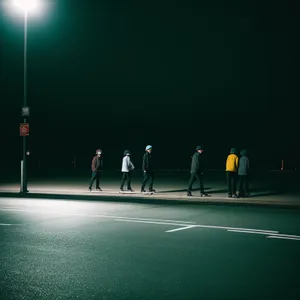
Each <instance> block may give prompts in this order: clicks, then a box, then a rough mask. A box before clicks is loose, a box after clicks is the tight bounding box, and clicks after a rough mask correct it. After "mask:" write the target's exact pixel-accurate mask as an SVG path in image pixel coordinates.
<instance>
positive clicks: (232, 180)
mask: <svg viewBox="0 0 300 300" xmlns="http://www.w3.org/2000/svg"><path fill="white" fill-rule="evenodd" d="M226 177H227V186H228V194H229V195H232V194H235V193H236V182H237V174H236V172H231V171H226Z"/></svg>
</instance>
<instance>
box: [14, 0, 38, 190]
mask: <svg viewBox="0 0 300 300" xmlns="http://www.w3.org/2000/svg"><path fill="white" fill-rule="evenodd" d="M14 3H15V6H16V7H18V8H19V9H21V10H22V11H23V13H24V53H23V54H24V69H23V72H24V73H23V74H24V86H23V112H22V116H23V117H24V124H26V121H27V118H26V117H28V116H29V110H28V108H27V21H28V13H29V12H30V11H33V10H35V9H36V8H37V6H38V0H15V1H14ZM26 144H27V136H26V134H24V135H23V149H22V160H21V186H20V192H21V193H27V192H28V190H27V161H26V155H27V153H26V152H27V150H26V149H27V145H26Z"/></svg>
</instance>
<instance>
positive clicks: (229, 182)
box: [226, 171, 232, 196]
mask: <svg viewBox="0 0 300 300" xmlns="http://www.w3.org/2000/svg"><path fill="white" fill-rule="evenodd" d="M226 177H227V190H228V195H229V196H231V195H232V186H231V172H230V171H226Z"/></svg>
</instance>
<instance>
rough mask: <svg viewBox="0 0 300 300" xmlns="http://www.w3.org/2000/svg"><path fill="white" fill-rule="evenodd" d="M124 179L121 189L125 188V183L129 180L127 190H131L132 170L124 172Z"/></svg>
mask: <svg viewBox="0 0 300 300" xmlns="http://www.w3.org/2000/svg"><path fill="white" fill-rule="evenodd" d="M122 173H123V175H122V180H121V186H120V189H123V186H124V183H125V181H126V180H127V190H131V173H130V172H122Z"/></svg>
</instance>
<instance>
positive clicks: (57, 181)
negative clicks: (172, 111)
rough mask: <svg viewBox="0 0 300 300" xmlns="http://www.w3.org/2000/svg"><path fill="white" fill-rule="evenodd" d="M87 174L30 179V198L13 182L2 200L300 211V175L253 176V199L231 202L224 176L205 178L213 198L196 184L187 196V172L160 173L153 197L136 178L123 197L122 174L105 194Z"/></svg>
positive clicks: (112, 175) (112, 177) (0, 191)
mask: <svg viewBox="0 0 300 300" xmlns="http://www.w3.org/2000/svg"><path fill="white" fill-rule="evenodd" d="M88 174H89V173H88V172H87V176H86V178H84V177H83V176H82V175H80V176H78V175H74V174H71V175H68V176H66V175H64V176H60V174H58V175H57V176H56V177H55V176H48V177H46V176H38V177H33V178H30V180H29V184H28V189H29V191H30V193H29V194H25V195H20V194H19V190H20V188H19V183H18V182H16V181H14V182H12V181H10V182H5V181H4V182H2V183H0V197H35V198H37V197H42V198H61V197H67V198H68V199H76V198H78V197H79V198H80V199H86V200H97V199H99V200H101V199H102V200H103V199H104V198H105V199H106V200H111V201H132V202H136V201H139V202H140V201H142V202H143V201H145V202H149V201H164V202H178V203H182V202H184V203H185V202H191V203H228V204H247V205H273V206H284V207H293V208H294V207H296V208H298V207H300V193H299V192H298V179H299V175H298V173H295V172H260V173H258V174H255V176H252V178H255V180H254V179H252V182H251V197H248V198H239V199H234V198H228V197H227V191H226V183H225V180H224V172H208V173H207V175H206V176H205V177H204V183H205V189H206V191H207V192H208V193H209V195H210V196H211V197H209V198H206V197H204V198H203V197H202V198H201V197H200V193H199V190H197V183H195V185H194V188H195V191H193V197H187V196H186V187H187V181H188V176H189V174H188V172H158V174H157V179H156V181H155V189H156V191H157V193H156V194H154V195H151V196H149V195H142V194H141V193H140V192H139V190H140V180H141V178H140V176H138V174H135V176H134V177H133V188H134V190H135V191H136V193H134V194H120V193H119V184H120V173H119V172H107V173H105V172H104V174H103V176H102V179H101V187H102V189H103V191H102V192H96V191H94V192H92V193H90V192H89V191H88V189H87V187H88V181H89V177H88Z"/></svg>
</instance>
